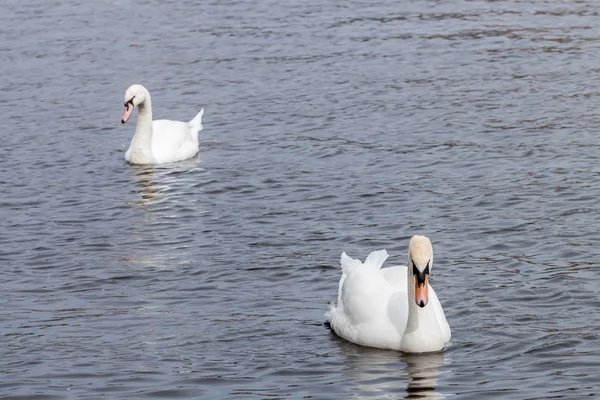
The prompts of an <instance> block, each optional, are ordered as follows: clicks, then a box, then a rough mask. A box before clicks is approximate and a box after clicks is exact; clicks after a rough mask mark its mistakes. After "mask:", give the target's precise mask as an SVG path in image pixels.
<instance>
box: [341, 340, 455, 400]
mask: <svg viewBox="0 0 600 400" xmlns="http://www.w3.org/2000/svg"><path fill="white" fill-rule="evenodd" d="M332 334H333V333H332ZM333 335H334V336H335V334H333ZM336 338H337V337H336ZM339 345H340V348H341V351H342V354H343V363H344V366H345V367H346V368H345V373H346V374H348V376H347V379H348V380H349V381H351V382H352V383H353V386H352V391H353V392H357V394H358V396H357V397H358V398H373V397H376V398H382V399H401V398H405V399H425V400H438V399H444V398H446V396H445V395H444V394H443V393H441V392H440V391H439V389H438V388H437V384H438V379H439V377H440V374H441V372H442V367H443V366H444V364H445V354H444V353H443V352H438V353H423V354H408V353H399V352H396V351H390V350H380V349H375V348H369V347H362V346H356V345H354V344H351V343H348V342H346V341H344V340H343V339H339Z"/></svg>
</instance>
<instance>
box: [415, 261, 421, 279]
mask: <svg viewBox="0 0 600 400" xmlns="http://www.w3.org/2000/svg"><path fill="white" fill-rule="evenodd" d="M420 274H421V272H420V271H419V270H418V269H417V266H416V265H415V264H413V275H417V276H419V275H420Z"/></svg>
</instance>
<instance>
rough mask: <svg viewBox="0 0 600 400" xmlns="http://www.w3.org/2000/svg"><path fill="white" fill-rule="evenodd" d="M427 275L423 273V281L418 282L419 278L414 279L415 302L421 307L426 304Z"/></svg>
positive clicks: (427, 299)
mask: <svg viewBox="0 0 600 400" xmlns="http://www.w3.org/2000/svg"><path fill="white" fill-rule="evenodd" d="M428 280H429V276H428V275H425V282H424V283H421V284H419V280H418V279H415V302H416V303H417V305H418V306H419V307H421V308H423V307H425V306H426V305H427V302H428V301H429V298H428V297H427V293H428V291H429V283H428Z"/></svg>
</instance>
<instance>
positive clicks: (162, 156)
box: [152, 119, 198, 164]
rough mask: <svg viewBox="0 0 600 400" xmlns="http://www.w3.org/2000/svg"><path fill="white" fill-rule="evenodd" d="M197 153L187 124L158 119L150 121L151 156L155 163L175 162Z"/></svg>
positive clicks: (196, 146)
mask: <svg viewBox="0 0 600 400" xmlns="http://www.w3.org/2000/svg"><path fill="white" fill-rule="evenodd" d="M196 153H198V143H197V142H194V140H193V139H192V136H191V134H190V126H189V124H188V123H187V122H181V121H171V120H167V119H160V120H156V121H152V155H153V157H154V160H155V162H156V163H159V164H163V163H169V162H176V161H181V160H185V159H188V158H191V157H193V156H194V155H196Z"/></svg>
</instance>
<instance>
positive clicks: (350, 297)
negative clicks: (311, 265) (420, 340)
mask: <svg viewBox="0 0 600 400" xmlns="http://www.w3.org/2000/svg"><path fill="white" fill-rule="evenodd" d="M387 256H388V254H387V252H386V251H385V250H379V251H376V252H372V253H371V254H370V255H369V257H367V259H366V260H365V262H364V263H361V262H360V261H359V260H354V259H352V258H350V257H348V256H347V255H346V254H345V253H344V254H342V259H341V264H342V271H343V272H342V278H341V279H340V284H339V293H338V304H337V305H335V306H334V305H332V306H331V308H330V310H329V312H328V313H327V314H326V316H327V318H328V319H329V321H330V324H331V328H332V329H333V330H334V331H335V333H336V334H338V335H339V336H341V337H342V338H344V339H346V340H348V341H350V342H353V343H357V344H361V345H364V346H372V347H379V348H389V349H398V348H399V345H400V339H401V337H402V332H403V330H404V326H405V325H406V317H407V313H408V307H407V306H406V293H405V292H404V296H402V294H401V293H400V292H399V291H398V290H397V288H394V287H392V286H391V285H390V284H389V282H388V280H387V279H386V278H385V277H384V276H383V275H382V273H381V266H382V264H383V262H384V261H385V260H386V258H387ZM402 299H404V302H402ZM390 315H392V316H393V317H394V318H393V319H391V318H390Z"/></svg>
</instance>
